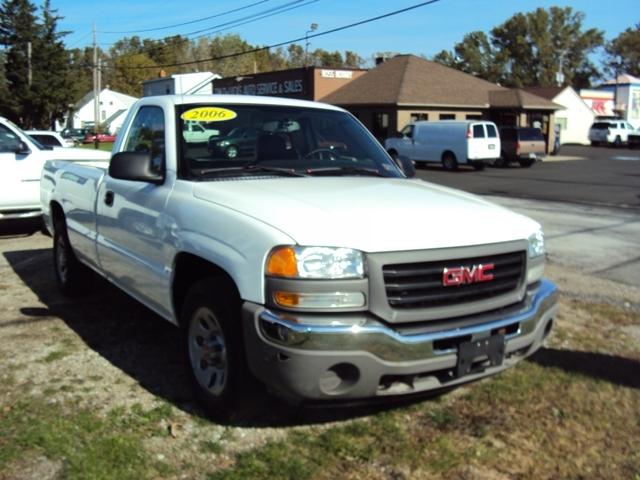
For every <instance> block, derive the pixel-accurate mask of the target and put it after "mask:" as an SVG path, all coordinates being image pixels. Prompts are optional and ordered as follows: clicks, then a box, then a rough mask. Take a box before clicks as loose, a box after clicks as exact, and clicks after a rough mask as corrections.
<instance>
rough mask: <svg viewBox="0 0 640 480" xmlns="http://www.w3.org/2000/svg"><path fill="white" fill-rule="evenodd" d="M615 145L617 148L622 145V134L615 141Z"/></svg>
mask: <svg viewBox="0 0 640 480" xmlns="http://www.w3.org/2000/svg"><path fill="white" fill-rule="evenodd" d="M613 146H614V147H616V148H620V147H621V146H622V139H621V138H620V135H618V136H617V137H616V139H615V140H614V141H613Z"/></svg>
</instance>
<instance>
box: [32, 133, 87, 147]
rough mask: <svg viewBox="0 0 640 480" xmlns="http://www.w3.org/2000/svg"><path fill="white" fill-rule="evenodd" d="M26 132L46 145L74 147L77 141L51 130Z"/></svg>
mask: <svg viewBox="0 0 640 480" xmlns="http://www.w3.org/2000/svg"><path fill="white" fill-rule="evenodd" d="M24 133H26V134H27V135H29V136H30V137H31V138H33V139H34V140H35V141H36V142H38V143H40V145H44V146H45V147H73V146H75V142H74V141H73V140H72V139H71V138H63V137H62V135H60V134H59V133H58V132H52V131H49V130H26V131H25V132H24Z"/></svg>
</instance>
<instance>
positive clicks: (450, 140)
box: [384, 120, 500, 170]
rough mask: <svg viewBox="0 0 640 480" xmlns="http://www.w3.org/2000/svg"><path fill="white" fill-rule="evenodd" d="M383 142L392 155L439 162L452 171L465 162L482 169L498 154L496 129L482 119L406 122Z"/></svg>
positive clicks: (417, 161) (417, 160) (393, 156)
mask: <svg viewBox="0 0 640 480" xmlns="http://www.w3.org/2000/svg"><path fill="white" fill-rule="evenodd" d="M384 145H385V149H386V150H387V152H388V153H389V155H391V157H392V158H396V157H398V156H399V155H403V156H406V157H409V158H410V159H411V160H413V161H414V162H415V163H416V164H421V163H427V162H437V163H442V166H443V167H444V169H445V170H456V169H457V168H458V165H465V164H467V165H471V166H472V167H473V168H475V169H476V170H482V169H483V168H484V166H485V164H486V163H493V162H495V160H496V159H497V158H498V157H499V156H500V138H499V137H498V129H497V128H496V125H495V124H494V123H493V122H486V121H452V120H442V121H438V122H428V121H419V122H415V123H410V124H408V125H407V126H406V127H404V128H403V129H402V131H401V132H399V133H398V135H397V136H396V137H394V138H388V139H387V140H386V141H385V142H384Z"/></svg>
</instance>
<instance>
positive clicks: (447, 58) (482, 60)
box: [434, 32, 505, 83]
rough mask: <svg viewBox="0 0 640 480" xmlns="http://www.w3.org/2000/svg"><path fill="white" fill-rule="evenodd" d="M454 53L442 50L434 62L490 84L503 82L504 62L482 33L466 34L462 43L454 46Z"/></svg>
mask: <svg viewBox="0 0 640 480" xmlns="http://www.w3.org/2000/svg"><path fill="white" fill-rule="evenodd" d="M454 52H455V53H454V54H452V53H450V52H447V51H446V50H443V51H441V52H440V53H438V54H437V55H436V56H435V57H434V60H435V61H436V62H439V63H442V64H443V65H446V66H448V67H452V68H456V69H458V70H462V71H463V72H466V73H469V74H471V75H475V76H477V77H480V78H484V79H485V80H489V81H490V82H494V83H498V82H501V81H503V78H502V77H503V75H504V66H505V62H504V60H503V59H502V57H501V56H500V55H498V52H497V51H496V50H495V49H494V48H493V46H492V45H491V42H490V40H489V38H488V37H487V35H486V34H485V33H484V32H471V33H467V34H466V35H465V36H464V38H463V39H462V42H460V43H457V44H456V45H455V46H454Z"/></svg>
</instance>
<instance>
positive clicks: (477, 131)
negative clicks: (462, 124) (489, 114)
mask: <svg viewBox="0 0 640 480" xmlns="http://www.w3.org/2000/svg"><path fill="white" fill-rule="evenodd" d="M473 138H484V127H483V126H482V125H474V126H473Z"/></svg>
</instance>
